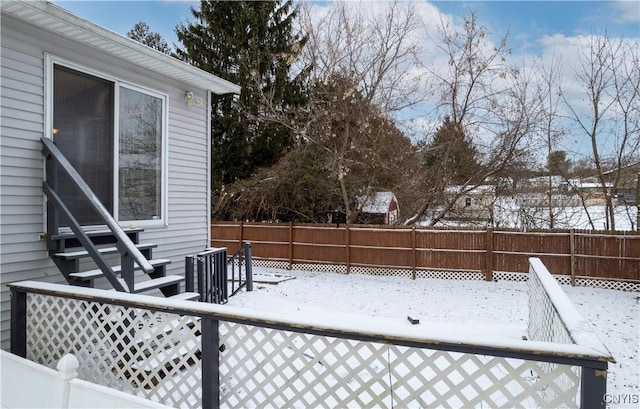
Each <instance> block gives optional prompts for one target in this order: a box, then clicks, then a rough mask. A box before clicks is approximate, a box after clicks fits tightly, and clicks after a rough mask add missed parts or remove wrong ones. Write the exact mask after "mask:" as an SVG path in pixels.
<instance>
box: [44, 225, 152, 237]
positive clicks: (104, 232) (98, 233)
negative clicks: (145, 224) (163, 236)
mask: <svg viewBox="0 0 640 409" xmlns="http://www.w3.org/2000/svg"><path fill="white" fill-rule="evenodd" d="M122 230H123V231H124V232H125V234H133V233H141V232H143V231H144V229H141V228H139V227H135V228H123V229H122ZM84 233H85V234H86V235H87V236H89V237H104V236H113V232H112V231H111V230H109V229H96V230H85V232H84ZM77 237H78V236H76V234H75V233H74V232H72V231H69V232H65V233H59V234H54V235H52V236H51V240H70V239H75V238H77Z"/></svg>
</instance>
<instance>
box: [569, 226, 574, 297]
mask: <svg viewBox="0 0 640 409" xmlns="http://www.w3.org/2000/svg"><path fill="white" fill-rule="evenodd" d="M569 240H570V243H569V248H570V251H571V257H570V260H571V261H570V263H571V269H570V270H571V287H575V286H576V230H575V229H571V230H569Z"/></svg>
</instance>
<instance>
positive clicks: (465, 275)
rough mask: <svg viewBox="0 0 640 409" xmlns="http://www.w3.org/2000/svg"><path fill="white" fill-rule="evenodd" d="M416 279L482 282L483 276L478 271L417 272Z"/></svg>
mask: <svg viewBox="0 0 640 409" xmlns="http://www.w3.org/2000/svg"><path fill="white" fill-rule="evenodd" d="M416 277H417V278H433V279H438V280H484V274H483V273H481V272H479V271H443V270H418V271H417V272H416Z"/></svg>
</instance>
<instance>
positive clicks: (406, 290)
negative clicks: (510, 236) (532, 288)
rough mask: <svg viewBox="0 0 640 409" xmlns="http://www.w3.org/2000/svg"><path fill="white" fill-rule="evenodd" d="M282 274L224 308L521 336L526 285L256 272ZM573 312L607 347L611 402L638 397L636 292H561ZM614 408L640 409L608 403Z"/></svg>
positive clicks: (639, 307)
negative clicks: (360, 318)
mask: <svg viewBox="0 0 640 409" xmlns="http://www.w3.org/2000/svg"><path fill="white" fill-rule="evenodd" d="M273 273H275V274H287V275H293V276H295V277H296V279H294V280H288V281H284V282H281V283H280V284H278V285H271V284H259V283H256V284H255V285H254V289H255V291H254V292H253V293H242V294H240V295H238V296H235V297H232V298H231V300H230V302H229V305H233V306H238V307H245V308H258V309H262V310H266V309H272V310H276V311H280V312H288V313H297V314H301V315H302V316H305V315H314V314H324V315H325V316H329V317H331V316H335V317H336V319H340V320H344V317H345V314H358V315H361V316H369V317H377V318H378V319H379V318H386V319H385V321H387V322H393V321H396V320H397V323H398V325H410V324H409V323H408V321H407V316H411V317H412V318H416V319H419V320H420V325H421V326H423V325H425V324H426V323H434V325H439V324H447V325H455V328H458V329H460V328H465V327H466V328H468V329H471V330H473V329H477V328H484V330H485V331H494V330H495V329H496V328H501V327H502V328H503V329H504V331H503V332H502V333H501V334H493V335H494V336H506V337H519V336H520V335H521V334H526V327H527V316H528V306H527V302H528V296H527V284H526V283H522V282H510V281H499V282H485V281H454V280H437V279H417V280H411V279H408V278H405V277H391V276H370V275H360V274H351V275H344V274H337V273H326V272H308V271H287V270H278V269H271V268H259V267H254V274H257V275H259V274H264V275H269V274H273ZM562 288H563V289H564V291H565V292H566V293H567V295H568V296H569V298H570V299H571V301H572V302H573V303H574V304H575V306H576V308H577V309H578V311H579V312H580V313H581V314H582V315H583V316H584V317H585V318H586V319H587V321H588V322H590V323H592V325H593V329H594V330H595V332H596V333H597V334H598V335H599V337H600V339H601V340H602V341H603V342H604V343H605V345H606V346H607V347H608V348H609V350H610V351H611V353H612V354H613V356H614V358H615V359H616V361H617V362H616V363H615V364H610V365H609V377H608V381H607V382H608V383H607V392H608V393H609V394H611V395H612V396H614V397H617V398H619V397H621V396H623V395H625V396H628V397H629V398H628V399H631V400H633V401H634V402H637V400H638V398H639V397H640V354H639V347H640V294H638V293H632V292H621V291H615V290H605V289H599V288H587V287H570V286H562ZM610 407H612V408H627V407H629V408H638V404H637V403H634V404H620V403H619V404H612V405H610Z"/></svg>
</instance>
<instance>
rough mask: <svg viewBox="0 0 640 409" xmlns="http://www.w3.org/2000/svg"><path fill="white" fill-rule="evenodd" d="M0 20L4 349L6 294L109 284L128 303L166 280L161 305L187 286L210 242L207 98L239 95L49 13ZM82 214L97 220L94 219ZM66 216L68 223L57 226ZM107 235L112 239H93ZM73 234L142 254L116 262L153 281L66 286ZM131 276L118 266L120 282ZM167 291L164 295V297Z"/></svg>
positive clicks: (45, 8) (6, 11) (32, 8)
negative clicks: (25, 287) (12, 287)
mask: <svg viewBox="0 0 640 409" xmlns="http://www.w3.org/2000/svg"><path fill="white" fill-rule="evenodd" d="M0 9H1V11H2V25H1V27H0V29H1V36H2V37H1V38H2V42H1V46H2V49H1V51H2V52H1V62H2V70H1V71H0V77H1V80H2V81H1V92H0V98H1V100H0V103H1V106H2V110H1V111H0V122H1V123H2V128H1V135H0V137H1V138H0V146H1V149H0V191H1V196H0V199H1V202H0V209H1V214H2V217H1V218H0V221H1V223H0V242H1V243H2V247H1V248H0V250H1V251H0V260H1V262H0V278H1V281H2V284H3V286H2V289H1V292H2V300H3V302H2V320H1V332H2V346H3V348H6V347H7V345H8V340H9V317H10V312H9V310H10V305H9V304H10V303H9V302H8V301H7V300H9V292H8V290H7V287H6V286H5V285H4V284H7V283H10V282H14V281H21V280H25V279H31V280H42V281H47V282H52V283H65V282H68V283H70V284H73V283H74V280H75V282H76V283H79V285H85V286H93V285H94V281H95V286H96V287H101V288H116V287H115V286H114V287H111V285H110V284H113V283H114V282H115V283H116V284H118V285H120V286H121V287H122V288H123V289H125V290H126V291H128V292H142V291H144V290H143V289H145V288H151V287H150V286H147V287H145V286H143V285H139V284H142V283H143V282H142V281H141V280H148V279H149V278H152V279H156V278H158V277H159V278H162V279H163V280H156V281H155V282H154V283H153V285H154V286H155V287H153V288H158V289H161V290H165V291H166V292H167V294H168V293H169V292H176V291H177V290H176V288H175V286H176V285H181V286H182V288H184V283H182V284H181V280H182V281H184V265H185V262H184V260H185V256H186V255H188V254H193V253H195V252H198V251H202V250H203V249H204V248H205V247H207V246H208V245H209V235H210V230H209V226H208V222H209V214H210V213H209V200H210V194H209V186H210V181H209V178H210V176H209V175H210V172H209V171H210V168H211V166H212V164H211V162H212V161H214V160H215V158H211V157H210V153H209V152H210V149H209V147H210V146H211V129H210V128H211V121H210V115H211V112H210V108H209V101H210V98H211V97H212V94H227V93H239V92H240V87H238V86H237V85H235V84H232V83H230V82H228V81H226V80H224V79H221V78H219V77H216V76H214V75H211V74H210V73H208V72H205V71H202V70H200V69H198V68H195V67H193V66H191V65H188V64H186V63H184V62H182V61H179V60H177V59H175V58H173V57H171V56H168V55H166V54H163V53H161V52H159V51H156V50H154V49H152V48H149V47H147V46H145V45H142V44H140V43H138V42H136V41H134V40H131V39H129V38H126V37H124V36H122V35H119V34H116V33H114V32H112V31H109V30H107V29H105V28H103V27H100V26H98V25H96V24H93V23H91V22H89V21H87V20H85V19H82V18H80V17H77V16H75V15H73V14H71V13H69V12H67V11H66V10H64V9H62V8H60V7H58V6H56V5H54V4H51V3H49V2H43V1H24V2H20V1H2V2H0ZM43 153H44V154H45V155H44V156H43ZM45 157H46V159H45ZM61 159H63V160H61ZM45 162H46V166H45ZM63 163H64V164H63ZM53 166H57V167H55V168H54V167H53ZM62 168H65V169H67V168H71V169H75V171H76V172H77V174H78V175H79V177H78V178H76V179H74V178H72V177H70V176H69V177H68V176H67V175H66V174H63V173H61V169H62ZM50 169H53V170H51V171H50ZM45 173H46V174H47V175H48V176H44V175H45ZM63 177H64V178H63ZM75 180H80V181H81V182H82V183H77V182H75ZM71 181H73V182H74V183H70V182H71ZM87 191H89V192H91V193H92V194H93V195H94V196H93V197H91V198H89V196H87V195H86V194H84V192H87ZM51 192H54V194H52V193H51ZM45 195H46V196H45ZM93 198H95V199H96V200H93ZM60 202H61V203H63V205H60V204H59V203H60ZM96 203H97V204H96ZM92 205H93V206H94V207H96V206H97V207H100V206H102V209H103V210H104V212H98V213H96V211H95V210H94V209H93V208H92ZM67 211H68V212H69V213H70V214H71V215H72V216H73V220H72V219H69V218H68V216H64V217H63V215H64V214H65V213H66V212H67ZM63 212H65V213H63ZM105 222H108V223H105ZM105 226H108V228H109V229H111V230H110V232H115V233H114V234H112V235H109V236H106V235H103V232H106V230H105ZM70 229H75V230H73V232H74V233H75V232H76V230H78V231H83V232H84V234H85V236H88V237H90V239H91V240H92V241H94V243H98V242H100V243H102V242H103V241H104V242H105V244H106V242H107V237H108V239H109V240H111V239H114V237H115V239H114V240H119V242H126V240H125V239H126V238H127V237H130V238H129V241H130V242H133V243H135V244H138V241H137V240H138V238H139V239H140V240H142V241H143V242H145V243H146V242H149V243H152V244H148V245H146V247H144V248H143V247H141V248H142V250H138V252H139V254H137V253H135V252H133V253H132V252H131V251H129V250H130V247H131V246H132V245H133V244H130V243H128V244H127V246H129V247H127V248H125V247H118V248H117V251H118V254H119V255H120V256H121V258H123V259H125V260H130V258H127V257H129V256H130V255H131V254H137V255H136V260H135V261H136V263H138V264H141V267H142V268H143V269H144V270H145V272H147V273H148V270H150V269H151V268H153V269H154V270H153V277H152V275H151V274H142V273H140V272H138V273H136V274H137V275H136V276H135V282H134V283H131V284H132V285H129V283H125V284H126V286H125V285H124V284H122V283H123V281H122V279H120V278H119V277H118V275H117V274H118V273H117V272H116V271H115V270H113V271H110V272H109V269H108V268H106V267H105V266H104V265H101V267H100V270H102V272H105V270H106V273H105V274H104V275H103V276H99V275H98V274H97V273H96V274H95V275H92V276H90V277H92V278H91V279H86V278H84V277H89V275H87V276H83V277H80V278H74V277H71V276H70V274H76V273H77V272H78V271H81V270H78V269H77V268H78V267H76V266H75V263H79V261H77V259H74V260H72V261H69V260H67V259H63V258H62V257H63V256H61V255H60V254H62V252H63V251H66V247H71V246H70V245H69V244H70V243H75V244H77V241H78V240H79V239H78V237H82V234H81V235H77V233H75V234H76V235H75V236H74V235H71V233H70ZM125 229H126V234H127V235H126V236H125V235H124V233H123V232H124V230H125ZM74 240H75V241H74ZM87 241H88V239H87V240H85V241H84V242H82V243H83V245H85V246H86V244H85V243H86V242H87ZM65 246H66V247H65ZM74 247H75V246H74ZM89 247H90V246H89ZM152 247H154V248H155V247H157V249H156V250H154V252H153V258H154V259H156V263H155V264H152V263H151V260H149V261H148V263H149V264H150V267H149V266H147V265H146V264H145V263H144V262H142V261H140V260H141V257H143V256H144V257H147V258H151V248H152ZM134 250H135V248H134ZM143 251H144V252H145V253H144V254H142V252H143ZM64 254H65V255H64V257H69V256H68V254H67V253H64ZM90 254H91V255H92V256H95V257H96V258H97V257H98V256H99V254H98V252H96V251H93V253H90ZM105 254H106V252H105ZM110 254H111V253H110ZM112 256H113V257H117V256H116V254H112ZM118 259H120V258H118ZM108 261H111V260H108ZM85 264H86V267H87V268H92V267H93V266H91V265H90V261H87V260H83V261H82V264H80V265H81V267H80V268H82V269H83V270H84V267H85ZM123 264H125V263H123ZM61 266H62V267H65V268H66V269H67V271H66V272H65V271H62V270H63V269H62V267H61ZM132 267H133V265H132V264H126V265H125V266H124V267H123V268H122V271H125V270H126V271H127V272H129V271H130V270H131V268H132ZM122 271H121V273H122ZM109 273H110V274H111V275H109ZM92 274H94V273H92ZM93 277H96V278H93ZM127 277H129V276H127ZM108 278H112V279H113V280H109V281H107V279H108ZM82 280H86V281H82ZM162 283H164V284H162ZM169 284H170V285H172V286H173V287H172V288H171V289H170V290H169V289H167V288H168V287H161V286H162V285H169ZM116 289H119V288H116ZM138 290H139V291H138ZM120 291H122V290H121V289H120ZM165 291H163V293H164V292H165ZM167 294H165V295H167ZM167 296H169V295H167Z"/></svg>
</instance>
